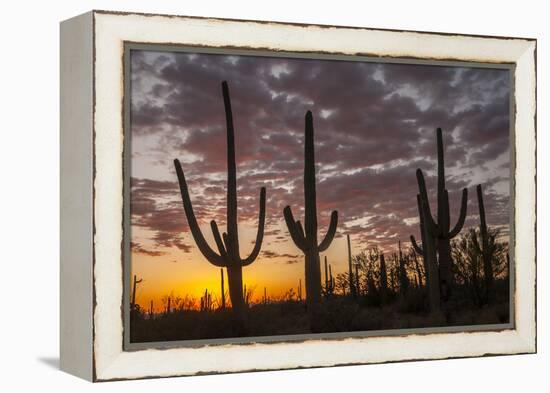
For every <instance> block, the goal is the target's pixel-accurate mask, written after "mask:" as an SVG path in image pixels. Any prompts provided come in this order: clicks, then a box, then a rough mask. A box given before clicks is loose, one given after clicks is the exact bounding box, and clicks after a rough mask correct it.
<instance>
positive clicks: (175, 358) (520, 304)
mask: <svg viewBox="0 0 550 393" xmlns="http://www.w3.org/2000/svg"><path fill="white" fill-rule="evenodd" d="M92 17H93V21H94V23H93V26H94V27H93V29H94V31H93V40H94V42H93V43H94V54H95V63H94V64H95V66H94V75H93V76H94V86H93V87H94V89H95V97H94V102H95V108H94V113H93V115H94V133H95V139H94V146H93V151H94V160H95V178H94V190H95V191H94V213H93V214H94V217H93V219H94V223H95V235H94V239H93V241H94V267H93V269H94V272H93V274H94V293H95V302H96V304H95V308H94V313H93V321H94V333H93V359H92V362H93V369H94V373H93V379H94V380H112V379H131V378H144V377H155V376H178V375H193V374H198V373H219V372H238V371H247V370H273V369H287V368H296V367H323V366H334V365H342V364H358V363H379V362H389V361H404V360H416V359H440V358H448V357H469V356H483V355H491V354H516V353H532V352H535V351H536V306H535V304H536V303H535V296H536V249H535V230H536V161H535V154H536V130H535V120H536V101H535V91H536V41H535V40H531V39H505V38H496V37H476V36H463V35H448V34H436V33H418V32H397V31H385V30H372V29H363V28H361V29H358V28H346V27H326V26H303V25H291V24H280V23H263V22H254V21H231V20H219V19H206V18H189V17H171V16H158V15H141V14H117V13H108V12H93V13H92ZM124 42H140V43H152V44H155V43H158V44H168V43H169V44H175V45H179V44H181V45H187V46H211V47H236V48H261V49H264V50H278V51H287V52H312V53H316V52H317V53H319V52H324V53H327V52H328V53H337V54H347V55H357V54H361V55H374V56H387V57H402V58H403V57H404V58H408V57H411V58H422V59H433V60H457V61H476V62H486V63H502V62H505V63H514V64H515V66H516V70H515V79H514V85H515V102H516V107H515V153H516V168H515V182H516V184H515V189H516V192H515V193H513V195H515V201H514V202H515V222H514V225H515V231H516V243H515V248H514V250H515V255H514V260H515V280H516V281H515V293H514V294H513V297H514V303H515V313H514V315H515V321H514V322H515V328H514V329H509V330H503V331H498V332H491V331H488V332H467V333H466V332H464V333H432V334H424V335H420V334H416V335H408V336H392V337H366V338H350V339H344V340H335V341H331V340H308V341H306V342H301V343H292V342H286V343H270V344H262V343H257V344H253V345H235V344H233V345H231V344H227V345H220V346H211V347H208V346H205V347H199V348H172V349H162V350H158V349H146V350H138V351H131V352H125V351H123V319H122V314H121V305H122V299H123V282H124V280H123V270H122V266H123V263H122V257H123V256H122V249H121V244H122V236H123V232H122V231H123V228H122V222H123V220H122V214H123V188H122V187H123V172H122V171H123V162H122V159H123V92H124V87H123V78H122V75H123V51H124Z"/></svg>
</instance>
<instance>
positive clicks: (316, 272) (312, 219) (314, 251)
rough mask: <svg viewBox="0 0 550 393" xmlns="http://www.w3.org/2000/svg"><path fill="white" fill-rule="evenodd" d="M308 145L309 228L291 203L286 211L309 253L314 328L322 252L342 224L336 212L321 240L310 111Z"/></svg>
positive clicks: (296, 236)
mask: <svg viewBox="0 0 550 393" xmlns="http://www.w3.org/2000/svg"><path fill="white" fill-rule="evenodd" d="M305 123H306V124H305V144H304V155H305V165H304V205H305V231H304V228H303V227H302V224H301V223H300V221H296V220H294V217H293V215H292V210H291V208H290V206H287V207H285V208H284V210H283V213H284V217H285V221H286V225H287V227H288V231H289V232H290V236H291V238H292V240H293V241H294V243H295V244H296V246H297V247H298V248H299V249H300V250H302V252H303V253H304V255H305V278H306V301H307V306H308V313H309V318H310V328H311V330H312V331H317V330H318V328H319V318H320V317H319V313H320V302H321V262H320V259H319V253H320V252H323V251H325V250H326V249H327V248H328V247H329V246H330V243H331V242H332V239H333V238H334V234H335V233H336V226H337V225H338V212H337V211H333V212H332V214H331V217H330V224H329V229H328V231H327V234H326V236H325V238H324V239H323V241H322V242H321V243H318V242H317V196H316V192H315V148H314V143H313V115H312V114H311V112H310V111H308V112H307V113H306V119H305Z"/></svg>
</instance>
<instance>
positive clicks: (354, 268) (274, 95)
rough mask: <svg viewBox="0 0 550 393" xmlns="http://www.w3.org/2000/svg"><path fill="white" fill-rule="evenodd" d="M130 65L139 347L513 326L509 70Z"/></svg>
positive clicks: (202, 58) (373, 64)
mask: <svg viewBox="0 0 550 393" xmlns="http://www.w3.org/2000/svg"><path fill="white" fill-rule="evenodd" d="M127 56H129V59H127V61H128V63H127V64H129V67H128V69H127V70H126V72H127V74H126V76H127V77H126V83H127V84H128V89H127V94H126V95H125V99H126V100H129V102H128V105H127V111H128V113H127V115H128V119H129V122H128V124H126V128H125V139H126V141H125V143H126V145H125V146H126V149H128V154H127V157H129V160H128V161H129V162H126V165H127V167H126V168H127V169H126V173H127V187H128V190H129V192H128V196H127V200H126V201H125V203H127V205H128V206H129V214H128V217H127V220H126V222H125V223H124V228H125V234H126V242H127V249H128V250H129V252H128V253H127V255H126V258H127V270H126V274H127V275H128V279H127V285H126V287H125V291H126V293H127V303H128V304H127V307H128V308H127V310H128V312H127V315H126V316H125V317H126V318H127V325H126V326H127V327H128V334H129V341H130V343H158V342H195V341H196V340H207V341H205V342H208V340H215V339H235V338H258V337H276V338H278V339H281V340H284V339H285V337H288V338H291V337H303V336H302V335H311V334H313V335H319V336H318V337H324V336H323V335H327V334H333V333H341V334H344V336H345V335H346V334H347V335H350V336H352V335H354V334H368V333H369V332H377V333H376V334H378V335H380V334H384V332H387V333H388V334H391V332H398V331H400V330H402V329H425V328H432V329H433V328H440V329H445V328H452V327H454V328H457V329H464V330H466V329H478V328H479V329H482V328H484V327H489V328H491V329H496V328H498V326H500V325H502V326H505V325H506V324H509V323H510V321H511V313H512V312H513V307H512V305H511V301H510V293H511V287H512V284H513V277H511V276H513V275H511V272H512V271H513V269H512V268H511V264H512V263H511V261H510V253H511V250H510V249H509V244H510V239H511V236H512V233H511V226H510V217H511V211H512V208H513V207H512V206H511V195H510V190H511V179H512V177H511V170H512V168H513V162H512V155H511V151H510V140H511V137H510V136H511V131H510V125H511V124H512V118H511V116H512V115H513V113H512V111H511V110H510V108H511V105H512V103H511V100H512V96H513V91H512V88H513V87H512V85H511V82H510V81H511V77H512V75H511V72H512V71H511V69H510V68H507V67H505V66H499V65H479V64H466V63H463V64H458V63H456V64H451V63H445V64H443V63H438V64H428V63H426V62H423V63H420V62H414V61H405V60H402V61H398V60H391V61H390V60H387V61H386V60H384V59H367V58H351V57H349V58H329V57H327V56H325V57H321V56H317V57H314V56H311V57H304V56H298V55H286V56H285V55H284V54H277V55H276V56H275V55H269V54H258V53H232V52H227V53H211V52H208V51H201V50H199V49H196V48H195V49H185V48H184V49H174V48H163V47H158V48H141V49H140V48H137V49H132V50H130V51H128V52H127Z"/></svg>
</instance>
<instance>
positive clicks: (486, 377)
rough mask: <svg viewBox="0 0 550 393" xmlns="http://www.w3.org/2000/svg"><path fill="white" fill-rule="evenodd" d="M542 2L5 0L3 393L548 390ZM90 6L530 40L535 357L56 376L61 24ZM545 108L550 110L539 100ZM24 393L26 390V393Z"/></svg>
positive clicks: (547, 58)
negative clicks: (534, 88) (163, 375)
mask: <svg viewBox="0 0 550 393" xmlns="http://www.w3.org/2000/svg"><path fill="white" fill-rule="evenodd" d="M544 3H545V2H542V1H538V2H537V1H530V0H523V1H515V2H507V1H504V0H501V1H484V2H483V1H479V0H477V1H470V0H462V1H459V2H451V1H442V0H439V1H420V0H416V1H406V0H404V1H393V0H384V1H377V2H366V1H362V2H359V1H357V2H352V1H346V0H338V1H335V2H330V3H328V2H327V4H322V2H321V1H320V0H317V1H302V2H299V1H296V0H294V1H283V0H274V1H271V2H261V1H256V2H252V1H250V2H246V1H239V0H229V1H224V2H215V1H211V0H200V1H193V2H191V1H185V2H184V1H173V0H172V1H169V0H155V1H153V0H149V1H144V0H133V1H123V0H119V1H116V0H111V1H108V0H104V1H84V0H81V1H56V2H46V1H34V2H33V1H25V0H19V1H7V2H5V3H4V7H3V9H2V12H1V14H0V32H1V35H0V37H1V38H0V42H1V47H0V100H1V101H0V108H1V109H0V137H1V139H0V263H1V265H0V300H1V303H0V304H1V306H0V390H2V391H5V392H10V391H23V390H29V391H36V390H54V389H55V390H56V391H71V392H72V391H78V392H81V391H82V392H83V391H90V390H92V389H95V390H96V391H97V390H100V391H105V392H107V391H111V392H114V391H117V392H119V391H132V392H146V391H151V390H152V389H155V390H157V389H171V390H175V389H177V390H178V391H180V392H191V393H193V392H201V393H204V392H211V391H212V392H214V391H217V392H219V391H222V390H224V391H239V392H241V393H242V392H247V391H256V392H258V391H266V392H278V393H281V392H294V391H298V390H300V391H310V390H317V391H334V392H338V391H349V390H354V391H366V392H368V391H371V392H385V391H388V392H392V391H401V392H402V391H411V392H416V391H422V392H432V391H433V392H436V391H437V392H440V391H444V392H445V393H453V392H465V391H475V392H499V393H500V392H512V391H514V392H518V391H523V392H538V391H548V387H549V386H550V382H549V378H548V375H546V374H547V373H548V371H549V370H550V368H549V364H550V355H549V354H548V352H549V351H550V341H549V340H548V339H547V336H546V335H545V331H546V332H547V331H548V312H547V311H546V312H545V309H548V307H549V306H548V299H547V298H548V293H549V291H548V290H547V289H546V288H545V286H546V285H548V284H547V283H548V279H547V275H548V269H547V268H546V266H545V265H546V261H547V259H548V256H549V255H550V254H549V252H548V248H545V247H544V246H545V244H546V242H547V241H548V240H547V239H548V238H549V236H550V231H549V209H548V208H547V206H548V205H547V204H546V203H545V201H546V200H547V199H548V198H547V197H546V196H547V195H548V193H549V192H550V184H549V179H548V175H547V173H548V172H547V171H545V167H548V165H550V161H549V159H548V155H547V154H548V149H549V148H550V145H549V144H550V140H549V139H550V138H549V136H548V135H547V134H546V132H545V131H546V127H545V120H546V119H545V118H546V116H545V115H546V113H547V112H545V110H546V111H547V110H548V102H549V100H548V87H549V86H548V77H547V75H546V74H545V70H547V69H549V67H550V55H549V54H548V51H547V49H548V47H549V46H550V35H549V31H550V28H549V27H548V18H547V15H548V11H546V10H545V7H544ZM90 9H108V10H119V11H140V12H152V13H169V14H183V15H197V16H215V17H225V18H242V19H261V20H274V21H286V22H303V23H322V24H333V25H350V26H365V27H379V28H392V29H409V30H423V31H438V32H451V33H472V34H487V35H504V36H524V37H535V38H538V151H539V154H538V168H539V173H538V179H539V180H538V181H539V185H538V190H539V206H538V222H539V224H538V230H539V235H538V244H539V250H538V266H539V267H538V277H539V281H538V323H539V328H538V333H539V354H538V355H524V356H509V357H493V358H479V359H465V360H447V361H430V362H419V363H399V364H392V365H372V366H355V367H340V368H331V369H315V370H295V371H279V372H268V373H265V372H263V373H253V374H236V375H222V376H208V377H194V378H170V379H162V380H145V381H132V382H116V383H103V384H100V385H94V386H92V385H91V384H89V383H86V382H84V381H81V380H78V379H76V378H74V377H72V376H70V375H67V374H64V373H62V372H60V371H58V370H57V367H58V366H57V365H58V315H59V307H58V300H59V299H58V284H59V280H58V274H59V268H58V255H59V252H58V242H59V235H58V232H59V228H58V221H59V220H58V216H59V208H58V205H59V202H58V196H59V193H58V188H59V175H58V172H59V170H58V168H59V161H58V156H59V147H58V143H59V136H58V135H59V134H58V126H59V120H58V114H59V104H58V102H59V94H58V85H59V78H58V74H59V68H58V65H59V61H58V58H59V34H58V31H59V28H58V23H59V22H60V21H61V20H63V19H67V18H70V17H72V16H74V15H77V14H80V13H83V12H86V11H88V10H90ZM545 104H546V105H545ZM31 389H32V390H31Z"/></svg>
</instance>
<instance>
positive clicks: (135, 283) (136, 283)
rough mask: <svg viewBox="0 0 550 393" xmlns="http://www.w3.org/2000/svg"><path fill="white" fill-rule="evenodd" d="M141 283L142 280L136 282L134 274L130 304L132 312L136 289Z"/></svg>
mask: <svg viewBox="0 0 550 393" xmlns="http://www.w3.org/2000/svg"><path fill="white" fill-rule="evenodd" d="M142 282H143V279H142V278H140V279H139V280H138V278H137V275H135V274H134V285H133V286H132V287H133V288H132V301H131V302H130V310H131V311H134V310H135V309H136V289H137V285H138V284H141V283H142Z"/></svg>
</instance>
